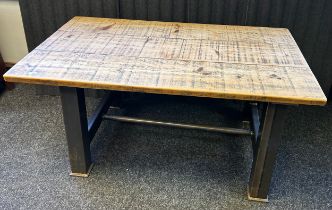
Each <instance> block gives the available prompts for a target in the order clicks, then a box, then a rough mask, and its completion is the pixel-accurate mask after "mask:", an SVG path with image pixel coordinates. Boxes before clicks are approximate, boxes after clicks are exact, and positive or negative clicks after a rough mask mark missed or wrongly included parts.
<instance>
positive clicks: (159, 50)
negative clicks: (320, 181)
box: [5, 17, 326, 105]
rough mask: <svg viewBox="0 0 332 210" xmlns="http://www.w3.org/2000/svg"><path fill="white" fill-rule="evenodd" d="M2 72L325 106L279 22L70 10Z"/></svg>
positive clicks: (49, 80)
mask: <svg viewBox="0 0 332 210" xmlns="http://www.w3.org/2000/svg"><path fill="white" fill-rule="evenodd" d="M5 79H6V80H7V81H11V82H23V83H33V84H44V85H56V86H72V87H82V88H97V89H98V88H99V89H111V90H125V91H137V92H148V93H162V94H175V95H190V96H199V97H215V98H227V99H240V100H254V101H268V102H276V103H291V104H312V105H324V104H325V103H326V97H325V95H324V93H323V91H322V90H321V88H320V86H319V84H318V82H317V80H316V78H315V77H314V75H313V73H312V72H311V70H310V67H309V66H308V64H307V62H306V60H305V59H304V57H303V55H302V53H301V51H300V50H299V48H298V46H297V45H296V43H295V41H294V39H293V37H292V35H291V34H290V32H289V31H288V30H287V29H283V28H264V27H247V26H224V25H205V24H204V25H203V24H190V23H174V22H157V21H141V20H126V19H108V18H90V17H75V18H73V19H72V20H71V21H69V22H68V23H67V24H65V25H64V26H63V27H61V28H60V29H59V30H58V31H57V32H56V33H54V34H53V35H52V36H51V37H49V38H48V39H47V40H46V41H45V42H43V43H42V44H41V45H40V46H38V47H37V48H36V49H35V50H33V51H32V52H31V53H30V54H29V55H27V56H26V57H25V58H23V59H22V60H21V61H20V62H19V63H17V65H15V66H14V67H13V68H12V69H11V70H10V71H9V72H8V73H6V74H5Z"/></svg>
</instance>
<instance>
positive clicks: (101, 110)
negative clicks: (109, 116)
mask: <svg viewBox="0 0 332 210" xmlns="http://www.w3.org/2000/svg"><path fill="white" fill-rule="evenodd" d="M117 97H118V94H116V93H113V92H109V93H107V94H106V96H104V98H103V99H102V100H101V102H100V103H99V105H98V107H97V109H96V110H95V112H94V113H93V114H92V116H91V117H90V118H89V119H88V135H89V139H90V142H91V141H92V139H93V137H94V136H95V134H96V132H97V130H98V128H99V126H100V124H101V122H102V119H103V115H104V114H106V113H107V111H108V108H109V107H110V105H111V103H112V102H114V101H115V100H117Z"/></svg>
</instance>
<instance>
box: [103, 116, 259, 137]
mask: <svg viewBox="0 0 332 210" xmlns="http://www.w3.org/2000/svg"><path fill="white" fill-rule="evenodd" d="M103 118H104V119H106V120H114V121H120V122H127V123H140V124H146V125H158V126H168V127H175V128H186V129H197V130H205V131H213V132H220V133H226V134H237V135H248V136H251V135H253V132H252V131H251V130H246V129H241V128H227V127H211V126H205V125H193V124H182V123H173V122H163V121H154V120H146V119H141V118H134V117H124V116H115V115H104V117H103Z"/></svg>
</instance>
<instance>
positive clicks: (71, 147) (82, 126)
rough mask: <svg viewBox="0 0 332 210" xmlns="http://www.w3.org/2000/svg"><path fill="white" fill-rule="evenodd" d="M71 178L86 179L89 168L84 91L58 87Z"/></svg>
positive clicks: (88, 142) (89, 155)
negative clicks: (80, 177) (79, 177)
mask: <svg viewBox="0 0 332 210" xmlns="http://www.w3.org/2000/svg"><path fill="white" fill-rule="evenodd" d="M60 94H61V101H62V109H63V118H64V123H65V129H66V135H67V142H68V151H69V159H70V165H71V174H70V175H72V176H82V177H87V176H88V174H89V172H90V170H91V167H92V162H91V154H90V139H89V135H88V122H87V114H86V107H85V97H84V89H80V88H70V87H60Z"/></svg>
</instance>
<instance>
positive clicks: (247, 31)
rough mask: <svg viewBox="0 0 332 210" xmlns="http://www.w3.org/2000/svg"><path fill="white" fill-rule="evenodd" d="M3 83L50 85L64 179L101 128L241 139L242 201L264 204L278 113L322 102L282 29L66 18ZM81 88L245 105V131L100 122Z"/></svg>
mask: <svg viewBox="0 0 332 210" xmlns="http://www.w3.org/2000/svg"><path fill="white" fill-rule="evenodd" d="M5 79H6V80H7V81H10V82H19V83H32V84H42V85H53V86H59V87H60V92H61V99H62V106H63V114H64V122H65V127H66V134H67V141H68V147H69V158H70V163H71V170H72V173H71V174H72V175H74V176H87V175H88V173H89V171H90V169H91V165H92V163H91V157H90V142H91V140H92V138H93V136H94V134H95V133H96V131H97V129H98V127H99V125H100V123H101V121H102V119H103V118H105V119H113V120H119V121H126V122H141V123H145V124H154V125H167V126H174V127H184V128H198V129H205V130H211V131H220V132H225V133H229V134H237V135H250V136H251V138H252V142H253V151H254V160H253V165H252V172H251V176H250V181H249V190H248V195H249V198H250V199H253V200H260V201H266V200H267V195H268V189H269V184H270V179H271V175H272V169H273V165H274V162H275V157H276V150H277V147H278V144H279V141H280V132H281V128H282V123H283V121H284V118H285V114H284V112H285V107H286V106H287V105H289V104H294V105H299V104H303V105H325V103H326V100H327V99H326V97H325V95H324V93H323V91H322V90H321V88H320V86H319V84H318V82H317V80H316V78H315V76H314V75H313V73H312V72H311V70H310V67H309V66H308V64H307V62H306V61H305V59H304V57H303V55H302V54H301V51H300V50H299V48H298V46H297V45H296V42H295V41H294V39H293V37H292V35H291V34H290V32H289V31H288V30H287V29H284V28H262V27H244V26H223V25H203V24H188V23H170V22H152V21H151V22H149V21H139V20H124V19H105V18H90V17H75V18H73V19H72V20H71V21H69V22H68V23H67V24H65V25H64V26H63V27H61V28H60V29H59V30H58V31H57V32H55V33H54V34H53V35H52V36H51V37H49V38H48V39H47V40H46V41H45V42H43V43H42V44H41V45H40V46H38V47H37V48H36V49H35V50H33V51H32V52H31V53H29V54H28V55H27V56H26V57H25V58H23V59H22V60H21V61H20V62H19V63H17V65H15V66H14V67H13V68H12V69H11V70H10V71H9V72H7V73H6V74H5ZM82 88H93V89H105V90H113V91H114V90H117V91H131V92H146V93H156V94H171V95H182V96H196V97H211V98H223V99H233V100H241V101H247V105H248V107H249V108H250V109H248V110H249V111H248V112H247V113H249V114H250V115H251V126H250V128H249V129H243V128H228V127H226V128H225V127H223V128H215V127H207V126H199V125H189V124H177V123H170V122H155V121H149V120H144V119H133V118H128V117H127V118H126V117H115V116H107V115H105V113H106V112H107V110H108V108H109V106H110V104H111V102H112V99H116V94H115V95H114V94H113V95H112V94H111V95H110V96H109V97H106V98H105V99H104V100H103V101H102V103H101V104H100V106H99V107H98V108H97V110H96V112H95V114H94V115H93V116H92V117H90V118H89V119H87V116H86V108H85V99H84V91H83V89H82Z"/></svg>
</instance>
